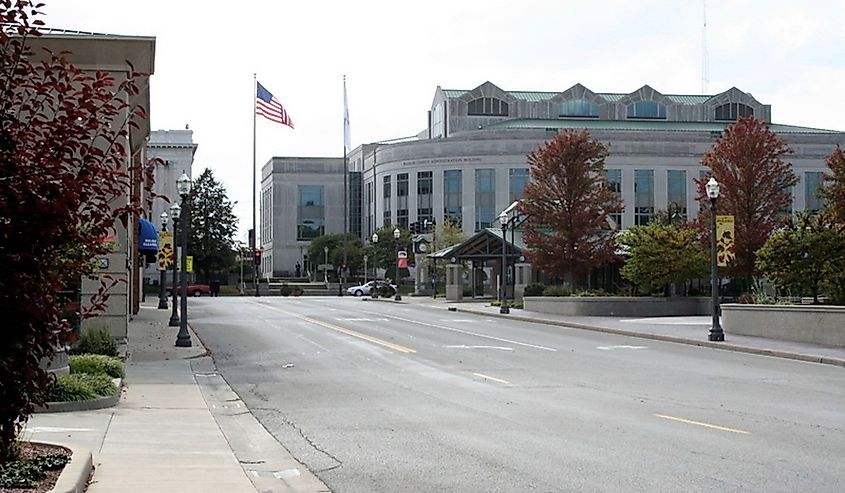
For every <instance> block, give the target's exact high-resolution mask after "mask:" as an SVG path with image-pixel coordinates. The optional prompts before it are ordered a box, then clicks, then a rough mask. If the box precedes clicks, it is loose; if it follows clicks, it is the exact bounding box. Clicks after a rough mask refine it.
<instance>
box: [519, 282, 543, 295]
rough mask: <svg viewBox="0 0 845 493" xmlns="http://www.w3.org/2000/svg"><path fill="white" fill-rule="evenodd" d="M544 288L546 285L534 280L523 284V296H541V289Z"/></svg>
mask: <svg viewBox="0 0 845 493" xmlns="http://www.w3.org/2000/svg"><path fill="white" fill-rule="evenodd" d="M545 289H546V286H545V285H544V284H543V283H541V282H535V283H533V284H529V285H528V286H525V292H524V295H525V296H543V291H544V290H545Z"/></svg>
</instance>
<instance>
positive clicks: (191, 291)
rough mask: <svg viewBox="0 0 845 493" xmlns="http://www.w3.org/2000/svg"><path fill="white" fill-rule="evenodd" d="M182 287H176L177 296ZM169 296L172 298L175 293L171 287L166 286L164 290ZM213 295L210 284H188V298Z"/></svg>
mask: <svg viewBox="0 0 845 493" xmlns="http://www.w3.org/2000/svg"><path fill="white" fill-rule="evenodd" d="M179 289H180V287H179V285H178V284H177V285H176V294H179V293H180V292H181V291H179ZM164 290H165V292H166V293H167V296H172V295H173V294H172V293H173V292H172V291H171V290H170V286H165V288H164ZM210 294H211V287H210V286H209V285H208V284H188V296H202V295H206V296H208V295H210Z"/></svg>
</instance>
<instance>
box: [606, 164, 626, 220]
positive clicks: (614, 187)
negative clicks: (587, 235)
mask: <svg viewBox="0 0 845 493" xmlns="http://www.w3.org/2000/svg"><path fill="white" fill-rule="evenodd" d="M604 176H605V178H606V179H607V186H608V188H609V189H610V191H611V192H614V193H616V195H617V196H618V197H620V198H621V197H622V170H621V169H606V170H604ZM608 217H609V218H610V219H611V220H612V221H613V222H614V223H616V224H615V226H616V228H617V229H621V228H622V213H621V212H618V213H614V214H610V215H609V216H608Z"/></svg>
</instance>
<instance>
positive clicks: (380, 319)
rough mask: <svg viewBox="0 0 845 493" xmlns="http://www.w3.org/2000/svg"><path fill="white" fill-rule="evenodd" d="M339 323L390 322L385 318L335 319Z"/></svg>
mask: <svg viewBox="0 0 845 493" xmlns="http://www.w3.org/2000/svg"><path fill="white" fill-rule="evenodd" d="M335 320H337V321H339V322H390V320H388V319H386V318H336V319H335Z"/></svg>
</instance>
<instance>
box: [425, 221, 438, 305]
mask: <svg viewBox="0 0 845 493" xmlns="http://www.w3.org/2000/svg"><path fill="white" fill-rule="evenodd" d="M424 224H425V229H426V231H428V228H429V227H431V249H432V252H434V251H435V249H436V248H437V247H436V244H437V220H436V219H434V218H433V217H432V218H431V221H429V220H428V219H426V220H425V222H424ZM431 263H432V266H431V291H432V294H431V297H432V298H437V259H435V258H432V259H431Z"/></svg>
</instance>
